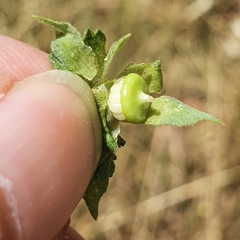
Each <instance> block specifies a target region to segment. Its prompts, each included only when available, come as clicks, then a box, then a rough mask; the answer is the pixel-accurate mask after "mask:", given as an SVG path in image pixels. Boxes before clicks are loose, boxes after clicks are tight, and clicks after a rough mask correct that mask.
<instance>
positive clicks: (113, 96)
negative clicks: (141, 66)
mask: <svg viewBox="0 0 240 240" xmlns="http://www.w3.org/2000/svg"><path fill="white" fill-rule="evenodd" d="M152 100H153V97H151V96H149V95H148V88H147V84H146V82H145V81H144V79H143V78H142V77H141V76H140V75H138V74H136V73H130V74H128V75H127V76H126V77H122V78H120V79H118V80H117V81H115V83H114V85H113V86H112V88H111V90H110V95H109V100H108V106H109V108H110V110H111V111H112V114H113V116H114V117H115V118H116V119H118V120H120V121H123V120H126V121H128V122H129V123H142V122H143V121H144V120H145V119H146V117H147V113H148V109H149V105H150V102H152Z"/></svg>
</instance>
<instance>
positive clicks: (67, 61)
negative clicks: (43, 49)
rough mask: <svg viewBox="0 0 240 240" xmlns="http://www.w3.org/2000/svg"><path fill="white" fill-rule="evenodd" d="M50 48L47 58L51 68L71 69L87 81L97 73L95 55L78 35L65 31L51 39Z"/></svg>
mask: <svg viewBox="0 0 240 240" xmlns="http://www.w3.org/2000/svg"><path fill="white" fill-rule="evenodd" d="M51 49H52V53H51V54H50V55H49V59H50V60H51V63H52V65H53V68H55V69H62V70H68V71H71V72H73V73H76V74H78V75H79V76H81V77H83V78H84V79H87V80H89V81H91V80H93V78H94V77H95V76H96V75H97V72H98V63H97V61H96V55H95V53H94V52H93V50H92V49H91V48H90V47H89V46H87V45H85V44H84V42H83V41H82V39H80V38H79V37H77V36H75V35H72V34H69V33H67V34H66V35H65V36H64V37H61V38H58V39H56V40H55V41H53V42H52V44H51Z"/></svg>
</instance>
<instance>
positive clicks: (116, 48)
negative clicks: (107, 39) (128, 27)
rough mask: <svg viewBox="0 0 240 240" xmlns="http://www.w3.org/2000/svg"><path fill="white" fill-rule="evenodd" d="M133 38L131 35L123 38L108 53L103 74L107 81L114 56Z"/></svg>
mask: <svg viewBox="0 0 240 240" xmlns="http://www.w3.org/2000/svg"><path fill="white" fill-rule="evenodd" d="M130 36H131V34H126V35H125V36H123V37H122V38H120V39H119V40H118V41H116V42H114V43H113V44H112V45H111V46H110V48H109V50H108V53H107V56H106V58H105V61H104V66H103V73H102V78H103V79H105V77H106V73H107V71H108V69H109V66H110V64H111V62H112V60H113V57H114V55H115V54H116V53H117V52H118V51H119V50H120V49H121V48H122V46H123V45H124V44H125V42H126V41H127V40H128V38H129V37H130Z"/></svg>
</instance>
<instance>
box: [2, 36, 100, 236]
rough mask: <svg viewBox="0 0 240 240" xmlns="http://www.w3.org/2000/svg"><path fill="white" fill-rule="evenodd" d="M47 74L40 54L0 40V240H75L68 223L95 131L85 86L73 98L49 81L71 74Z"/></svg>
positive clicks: (95, 150) (96, 150)
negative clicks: (80, 92)
mask: <svg viewBox="0 0 240 240" xmlns="http://www.w3.org/2000/svg"><path fill="white" fill-rule="evenodd" d="M48 70H51V65H50V63H49V61H48V59H47V54H46V53H43V52H41V51H39V50H37V49H35V48H33V47H30V46H28V45H26V44H24V43H21V42H18V41H16V40H13V39H10V38H7V37H3V36H0V96H1V93H2V92H3V93H6V95H5V96H4V95H2V96H3V98H2V99H1V100H0V136H1V137H0V146H1V147H0V239H2V240H18V239H19V240H22V239H24V240H32V239H34V240H52V239H59V240H60V239H69V240H71V239H72V240H77V239H83V238H82V237H80V235H78V234H77V233H76V232H75V231H74V230H73V229H71V228H69V227H68V219H69V216H70V214H71V213H72V211H73V210H74V208H75V207H76V205H77V203H78V202H79V200H80V199H81V197H82V195H83V194H84V192H85V190H86V188H87V186H88V184H89V182H90V180H91V177H92V175H93V173H94V170H95V168H96V166H97V162H98V159H99V156H100V150H101V134H100V133H101V132H100V131H101V127H100V123H99V119H98V115H97V111H96V109H95V108H94V109H90V110H89V109H88V105H89V104H88V105H87V104H86V99H87V98H88V97H90V98H91V97H92V95H91V94H92V93H91V90H90V88H87V90H86V91H85V93H84V96H85V97H86V98H85V99H80V98H78V97H77V95H76V94H75V93H74V92H73V91H72V90H70V89H69V88H68V87H66V86H64V85H62V84H58V83H54V82H51V81H52V80H53V79H54V81H55V80H56V79H58V78H72V77H76V76H75V75H74V74H72V73H69V72H64V71H56V70H53V71H48ZM38 73H41V74H38ZM36 74H37V75H36ZM26 78H27V79H26ZM12 80H13V84H12ZM90 105H91V104H90ZM90 111H91V113H90Z"/></svg>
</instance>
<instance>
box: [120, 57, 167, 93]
mask: <svg viewBox="0 0 240 240" xmlns="http://www.w3.org/2000/svg"><path fill="white" fill-rule="evenodd" d="M129 73H137V74H139V75H140V76H141V77H142V78H143V79H144V80H145V81H146V83H147V85H148V91H149V93H160V92H161V91H162V89H163V80H162V69H161V60H157V61H155V62H153V63H130V64H129V65H127V66H126V67H125V68H124V70H123V71H122V72H121V73H120V75H119V77H122V76H127V75H128V74H129Z"/></svg>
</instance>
